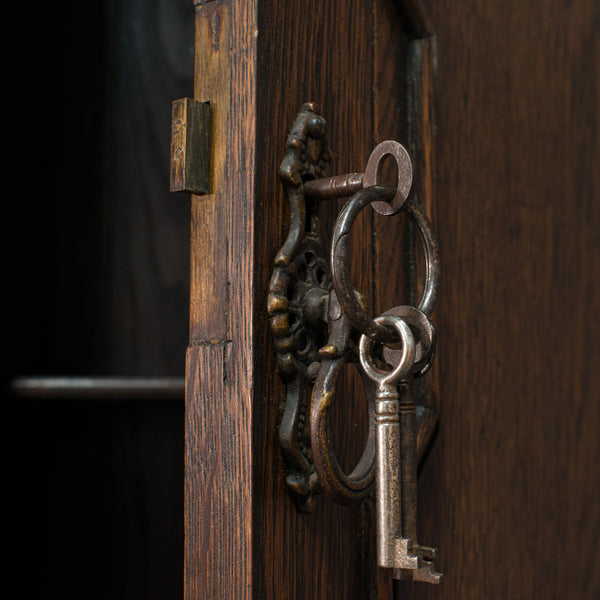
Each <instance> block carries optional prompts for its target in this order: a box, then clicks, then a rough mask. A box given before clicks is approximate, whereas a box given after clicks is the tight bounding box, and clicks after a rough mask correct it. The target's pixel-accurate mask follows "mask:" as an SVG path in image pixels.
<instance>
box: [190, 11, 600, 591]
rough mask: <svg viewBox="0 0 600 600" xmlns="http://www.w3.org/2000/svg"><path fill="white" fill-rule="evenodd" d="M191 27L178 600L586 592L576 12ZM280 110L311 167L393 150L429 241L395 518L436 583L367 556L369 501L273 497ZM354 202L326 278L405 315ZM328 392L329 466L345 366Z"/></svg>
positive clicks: (590, 482) (598, 476)
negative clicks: (434, 423)
mask: <svg viewBox="0 0 600 600" xmlns="http://www.w3.org/2000/svg"><path fill="white" fill-rule="evenodd" d="M195 19H196V67H195V69H196V71H195V98H196V99H198V100H201V101H206V102H210V107H211V113H212V121H211V161H212V164H211V190H210V194H208V195H204V196H193V197H192V230H191V248H192V268H191V299H190V315H191V324H190V344H189V349H188V358H187V398H186V484H185V486H186V508H185V511H186V525H185V533H186V543H185V595H186V599H187V600H196V599H205V598H227V599H233V598H235V599H236V600H237V599H242V598H248V599H250V598H252V599H263V598H274V599H286V600H288V599H290V600H291V599H304V598H307V599H308V598H310V599H317V598H357V599H358V598H360V599H365V598H393V597H395V598H425V597H436V598H448V599H453V600H455V599H458V598H460V599H461V600H465V599H471V598H472V599H474V600H475V599H476V600H480V599H481V598H487V599H498V600H500V599H505V598H527V599H529V598H561V599H563V598H573V599H575V598H577V599H580V598H590V599H591V598H596V597H598V596H599V595H600V575H599V573H600V570H599V569H598V566H599V565H598V558H597V538H598V533H599V528H600V502H599V501H598V492H599V490H600V469H598V467H597V463H598V458H599V457H600V442H599V441H598V440H599V439H600V438H599V436H598V427H599V425H600V402H598V400H599V398H598V392H597V390H598V388H599V387H600V370H599V369H598V367H600V360H599V359H600V350H599V348H600V347H599V345H598V344H597V339H598V336H599V335H600V320H599V318H598V310H597V309H598V306H599V302H600V277H599V276H600V235H599V232H600V210H599V209H598V203H597V199H598V197H599V195H600V169H599V168H598V166H599V165H600V147H599V144H600V142H599V140H600V121H599V119H598V108H599V106H600V98H599V90H600V71H599V65H600V48H599V41H598V40H599V39H600V38H599V36H598V28H599V26H600V7H599V6H598V4H597V3H596V2H594V0H581V1H576V2H561V1H559V0H550V1H546V0H545V1H542V0H535V1H533V2H528V3H522V2H517V1H516V0H511V1H509V2H503V3H490V2H484V1H483V0H461V1H460V2H449V1H447V0H442V1H437V2H432V1H429V0H424V1H423V2H422V3H421V2H417V1H416V0H401V1H400V0H398V1H393V0H364V1H362V0H356V1H354V2H341V1H335V0H320V1H319V2H316V1H314V2H313V1H312V0H306V1H304V2H295V1H292V2H290V1H289V0H288V1H283V0H270V1H263V2H257V1H250V2H248V1H246V0H244V1H242V0H213V1H209V2H200V1H197V2H196V7H195ZM306 101H313V102H316V103H317V104H318V105H319V107H320V110H321V112H322V114H323V115H324V116H325V118H326V119H327V121H328V124H329V135H330V145H331V148H332V151H333V164H332V172H333V173H334V174H336V173H346V172H351V171H361V170H363V169H364V165H365V163H366V160H367V158H368V155H369V153H370V151H371V150H372V149H373V148H374V146H375V145H376V144H377V143H378V142H380V141H383V140H385V139H397V140H398V141H400V142H401V143H403V144H404V145H406V146H407V148H408V149H409V151H410V153H411V156H412V158H413V161H414V167H415V182H414V186H413V192H412V193H413V194H414V197H415V198H416V199H417V200H418V201H419V202H420V203H421V204H422V206H423V207H424V208H425V210H426V211H427V212H428V214H429V216H430V218H431V220H432V221H433V225H434V228H435V229H436V230H437V232H438V234H439V238H440V243H441V251H442V272H443V275H442V283H441V289H440V297H439V301H438V304H437V308H436V311H435V312H434V315H433V320H434V322H435V325H436V328H437V330H438V351H437V358H436V364H435V366H434V369H433V370H432V372H431V373H430V374H428V376H427V385H426V386H425V388H424V390H425V393H426V395H427V398H428V401H429V402H431V403H432V405H434V406H437V407H438V411H439V423H438V428H437V432H436V435H435V437H434V439H433V441H432V445H431V447H430V449H429V452H428V453H427V455H426V457H425V460H424V462H423V463H422V465H421V469H420V475H419V504H418V514H419V524H418V525H419V537H420V538H421V540H422V541H423V542H424V543H427V544H431V545H434V546H436V547H438V549H439V569H440V570H442V571H443V572H444V580H443V583H442V584H441V585H440V586H439V587H438V586H428V585H425V584H420V583H407V582H396V583H394V582H393V581H392V580H391V578H390V576H389V574H388V573H384V572H382V570H381V569H378V568H377V567H376V566H375V561H374V533H373V509H372V503H371V502H369V501H366V502H364V503H362V504H360V505H357V506H352V507H342V506H339V505H337V504H335V503H333V502H332V501H331V500H329V499H328V498H327V497H319V498H318V499H317V506H316V509H315V511H314V512H313V513H311V514H303V513H300V512H298V510H297V509H296V505H295V503H294V501H293V499H292V498H291V496H290V494H289V493H288V491H287V490H286V487H285V465H284V463H283V460H282V457H281V453H280V450H279V447H278V443H277V425H278V413H279V409H280V403H281V402H282V398H283V384H282V381H281V379H280V377H279V375H278V373H277V371H276V362H275V357H274V349H273V346H272V342H271V338H270V331H269V325H268V314H267V307H266V300H267V290H268V282H269V278H270V273H271V269H272V265H273V258H274V256H275V255H276V253H277V251H278V249H279V248H280V246H281V245H282V243H283V240H284V239H285V235H286V232H287V227H288V224H287V218H288V208H287V205H286V198H285V195H284V193H283V189H282V186H281V184H280V182H279V180H278V177H277V167H278V166H279V163H280V161H281V159H282V156H283V151H284V144H285V138H286V133H287V130H288V128H289V126H290V125H291V123H292V122H293V119H294V117H295V115H296V112H297V110H298V109H299V107H300V105H301V104H302V103H304V102H306ZM342 204H343V203H342V202H341V201H337V202H331V203H329V204H328V205H327V207H325V208H324V209H323V210H324V221H325V223H327V227H329V230H330V229H331V227H332V226H333V222H334V219H335V215H336V214H337V212H338V211H339V209H340V207H341V206H342ZM363 212H364V214H363V215H361V218H360V220H359V221H357V223H356V224H355V226H354V228H353V230H352V238H353V254H352V282H353V284H354V285H355V287H357V288H358V289H360V290H361V291H362V292H363V293H364V294H365V296H366V299H367V304H368V307H369V311H370V313H371V314H372V315H376V314H380V313H381V312H382V311H383V310H385V309H387V308H389V307H391V306H393V305H395V304H405V303H409V302H411V301H412V300H413V299H414V294H415V293H417V294H418V290H419V276H418V272H419V269H420V268H421V266H422V265H420V262H419V260H418V253H416V254H413V251H411V249H410V248H411V244H410V243H409V242H410V236H409V235H408V234H406V224H405V223H404V221H403V220H402V218H400V217H399V218H398V219H396V220H394V219H393V218H386V219H383V218H381V219H380V218H377V217H376V216H374V214H372V211H371V212H365V211H363ZM404 239H408V241H407V242H406V243H404V242H403V243H400V242H399V240H404ZM411 269H412V270H411ZM414 270H416V271H417V275H416V276H415V275H414V274H413V275H411V273H412V272H413V271H414ZM407 273H408V275H407ZM343 395H344V398H343V410H340V408H341V407H342V401H341V400H340V399H339V398H338V399H337V404H336V408H337V409H338V410H337V412H336V417H335V423H333V424H332V428H333V429H334V431H335V435H336V444H337V449H338V451H339V456H340V461H341V462H343V463H344V466H347V467H349V466H351V465H352V464H353V462H355V461H356V460H357V458H358V457H359V455H360V452H361V448H362V444H363V443H364V434H365V418H366V417H365V410H364V399H363V397H362V395H363V392H362V391H361V389H360V388H359V386H355V385H353V380H352V378H351V376H349V377H348V382H347V384H346V386H345V387H344V391H343Z"/></svg>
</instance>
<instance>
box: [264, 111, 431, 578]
mask: <svg viewBox="0 0 600 600" xmlns="http://www.w3.org/2000/svg"><path fill="white" fill-rule="evenodd" d="M388 155H390V156H392V157H393V158H394V159H395V161H396V166H397V171H398V182H397V185H396V186H395V187H389V186H384V185H380V184H379V181H378V180H379V173H380V166H381V163H382V160H383V158H384V157H385V156H388ZM330 156H331V153H330V150H329V147H328V144H327V124H326V122H325V120H324V119H323V117H322V116H320V115H318V114H317V112H316V107H315V105H313V104H310V103H308V104H304V105H303V106H302V108H301V109H300V112H299V113H298V115H297V117H296V120H295V122H294V125H293V127H292V129H291V131H290V134H289V136H288V138H287V140H286V152H285V156H284V159H283V162H282V163H281V166H280V168H279V177H280V180H281V182H282V184H283V186H284V188H285V190H286V192H287V196H288V200H289V205H290V215H289V219H290V227H289V232H288V236H287V239H286V240H285V243H284V245H283V247H282V248H281V250H280V251H279V253H278V254H277V256H276V258H275V264H274V268H273V274H272V277H271V282H270V285H269V295H268V313H269V316H270V324H271V330H272V334H273V340H274V346H275V350H276V353H277V364H278V369H279V372H280V374H281V376H282V378H283V379H284V381H285V385H286V389H285V397H284V401H283V403H282V410H281V415H280V421H279V441H280V445H281V448H282V452H283V455H284V458H285V462H286V467H287V469H288V472H287V476H286V483H287V485H288V488H289V489H290V491H291V492H292V493H293V495H294V496H295V498H296V501H297V505H298V507H299V509H300V510H302V511H307V512H308V511H311V510H313V509H314V506H315V500H314V499H315V495H316V494H319V493H323V492H324V493H326V494H327V495H328V496H330V497H331V498H332V499H333V500H335V501H336V502H339V503H341V504H348V503H353V502H359V501H361V500H363V499H364V498H366V497H367V496H369V495H370V494H372V492H373V490H374V488H375V491H376V505H377V515H378V556H379V564H380V565H381V566H382V567H387V568H391V569H393V573H394V577H396V578H411V579H414V580H420V581H427V582H430V583H437V582H439V580H440V578H441V574H439V573H437V572H435V568H434V564H433V558H434V555H435V550H433V549H431V548H427V547H424V546H420V545H419V544H418V543H417V541H416V470H417V465H418V460H419V458H420V456H421V455H422V453H423V451H424V449H425V447H426V446H427V444H428V441H429V438H430V435H431V432H432V430H433V426H434V424H435V422H436V414H435V411H434V410H433V409H431V408H429V407H426V406H422V405H417V404H416V403H415V401H414V400H413V395H412V392H411V388H412V386H411V384H412V381H413V379H414V378H418V377H422V376H423V375H424V374H425V373H427V371H428V370H429V368H430V367H431V365H432V362H433V358H434V355H435V346H436V332H435V328H434V327H433V324H432V323H431V321H430V319H429V317H430V316H431V313H432V311H433V308H434V305H435V302H436V299H437V294H438V286H439V273H440V268H439V255H438V254H439V252H438V244H437V239H436V236H435V234H434V232H433V229H432V227H431V223H430V222H429V220H428V218H427V216H426V215H425V213H424V212H423V211H422V209H421V208H420V206H419V205H418V204H417V203H416V202H414V201H413V200H411V199H409V198H408V194H409V191H410V187H411V182H412V168H411V163H410V158H409V157H408V154H407V153H406V150H405V149H404V148H403V147H402V146H401V145H400V144H399V143H397V142H393V141H387V142H383V143H382V144H379V145H378V146H377V147H376V148H375V150H374V151H373V152H372V154H371V156H370V158H369V161H368V163H367V167H366V169H365V171H364V173H349V174H345V175H337V176H334V177H327V176H326V171H327V169H328V167H329V164H330ZM346 196H352V198H351V199H350V200H349V201H348V202H347V203H346V205H345V206H344V208H343V209H342V211H341V212H340V214H339V215H338V219H337V222H336V226H335V229H334V232H333V236H332V241H331V247H330V249H329V252H327V242H326V236H325V235H324V233H323V231H322V227H321V223H320V221H319V217H318V210H317V205H318V203H319V202H321V201H327V200H330V199H335V198H342V197H346ZM367 205H371V206H372V207H373V209H374V210H376V211H377V212H379V213H381V214H382V215H393V214H395V213H397V212H399V211H404V212H405V213H406V214H407V215H408V217H409V218H410V219H411V220H412V221H413V223H414V224H415V226H416V230H417V231H418V233H419V236H420V239H421V241H422V243H423V247H424V251H425V262H426V280H425V286H424V290H423V295H422V298H421V301H420V303H419V305H418V307H412V306H396V307H394V308H392V309H389V310H388V311H386V312H385V313H384V314H383V315H382V316H381V317H378V318H377V319H372V318H371V317H369V316H368V314H367V307H366V306H365V302H364V298H363V297H362V295H361V294H360V293H359V292H357V291H356V290H355V289H354V288H353V287H352V286H351V284H350V279H349V265H348V257H349V254H348V240H349V235H350V230H351V227H352V223H353V222H354V220H355V219H356V217H357V215H358V214H359V212H360V211H361V210H362V209H363V208H364V207H366V206H367ZM307 224H308V227H307ZM361 336H362V337H361ZM359 338H360V340H361V342H360V344H361V345H360V349H359V344H358V340H359ZM399 343H400V345H399ZM375 355H377V360H379V361H380V364H386V365H387V366H388V367H389V366H390V365H394V364H395V365H396V367H393V368H392V370H391V371H386V370H385V369H383V370H380V369H379V367H376V366H375V362H374V358H373V357H374V356H375ZM347 364H354V365H355V366H356V368H358V369H359V372H360V374H361V376H362V380H363V385H364V388H365V396H366V399H367V400H366V401H367V405H368V414H369V436H368V440H367V443H366V446H365V449H364V452H363V456H362V458H361V459H360V461H359V463H358V465H357V466H356V467H355V469H354V470H353V471H352V472H351V473H350V474H346V473H344V472H343V471H342V469H341V468H340V465H339V463H338V461H337V460H336V457H335V454H334V452H333V449H332V445H331V440H330V439H329V432H328V416H329V410H330V407H331V402H332V399H333V398H334V396H335V392H336V384H337V379H338V376H339V374H340V372H341V370H342V369H343V367H344V366H345V365H347ZM401 450H402V451H401ZM374 484H376V485H374Z"/></svg>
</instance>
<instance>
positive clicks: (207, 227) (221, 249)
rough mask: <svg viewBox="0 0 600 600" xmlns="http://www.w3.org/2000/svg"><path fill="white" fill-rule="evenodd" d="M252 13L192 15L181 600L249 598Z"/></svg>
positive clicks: (230, 10) (228, 5) (222, 9)
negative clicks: (200, 152) (205, 171)
mask: <svg viewBox="0 0 600 600" xmlns="http://www.w3.org/2000/svg"><path fill="white" fill-rule="evenodd" d="M255 31H256V25H255V12H254V6H253V4H252V3H246V2H241V1H239V0H231V1H224V2H213V3H209V4H206V5H198V6H197V7H196V57H197V63H196V64H197V68H196V76H195V91H194V94H195V97H196V99H198V100H202V101H208V102H210V105H211V115H212V119H213V122H212V127H213V128H214V130H213V131H211V140H212V147H211V163H212V164H213V165H214V170H213V172H212V177H213V178H214V179H213V181H211V190H214V193H213V194H211V195H208V196H202V197H200V196H195V197H193V200H192V257H191V261H192V281H191V301H190V348H189V350H188V360H187V376H186V377H187V386H186V506H185V510H186V525H185V535H186V545H185V598H187V599H188V600H191V599H196V598H198V599H200V598H240V599H244V598H252V597H253V595H252V580H253V576H252V573H253V567H254V565H253V560H254V558H253V552H252V549H253V548H252V543H253V534H254V528H255V524H254V522H253V519H252V501H253V496H252V493H253V487H252V465H253V461H254V456H253V453H252V440H253V428H254V427H255V422H254V419H253V412H252V410H253V409H252V407H253V402H254V395H253V383H254V382H253V359H254V349H253V338H252V326H253V318H254V310H255V309H254V298H253V289H254V267H253V260H254V221H255V217H254V215H255V200H254V193H253V189H254V147H255V140H254V131H255V102H256V99H255V95H254V90H255V68H254V66H255V63H256V54H255V35H254V34H255Z"/></svg>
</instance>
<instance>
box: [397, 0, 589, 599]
mask: <svg viewBox="0 0 600 600" xmlns="http://www.w3.org/2000/svg"><path fill="white" fill-rule="evenodd" d="M423 5H424V7H425V9H426V12H427V13H428V15H429V18H430V23H431V27H432V30H433V32H434V33H435V39H436V41H435V43H436V49H437V78H436V82H435V83H436V86H435V87H436V104H435V110H436V123H437V136H436V137H437V139H436V165H437V169H436V172H437V181H436V186H437V200H436V205H437V219H436V227H437V229H438V231H439V234H440V239H441V246H442V257H443V277H442V288H441V293H440V302H439V303H438V309H437V311H436V318H435V322H436V324H437V327H438V330H439V350H438V358H437V361H438V370H439V377H440V407H441V416H440V426H439V432H438V437H437V439H436V443H435V445H434V447H433V448H432V451H431V453H430V456H429V457H428V460H427V462H426V465H425V467H424V469H423V471H422V473H421V481H420V489H419V491H420V506H419V515H420V529H421V533H422V537H423V539H424V540H433V541H434V542H435V543H436V544H437V545H438V547H439V549H440V553H441V560H440V566H441V568H442V569H443V570H444V572H445V581H444V583H443V585H442V586H441V587H440V589H431V588H427V587H424V586H419V587H417V586H409V585H403V586H402V589H401V590H400V591H399V593H398V596H397V597H398V598H448V599H450V598H451V599H453V600H454V599H457V598H461V599H463V600H469V599H473V600H475V599H477V600H479V599H481V598H497V599H501V598H502V599H504V598H561V599H562V598H565V599H566V598H568V599H580V598H586V599H592V598H597V597H599V596H600V569H599V566H600V562H599V559H598V533H599V532H600V502H599V500H598V498H599V492H600V469H598V459H599V458H600V442H599V440H600V436H599V435H598V431H599V428H600V402H598V400H599V394H598V389H599V386H600V368H599V367H600V346H599V345H598V343H597V339H598V335H599V334H600V319H599V317H598V308H599V306H600V278H599V275H600V209H599V205H598V198H599V197H600V170H599V169H598V165H600V119H599V117H598V107H599V106H600V70H599V65H600V38H599V36H598V31H599V27H600V7H599V5H598V3H597V2H594V1H593V0H588V1H582V2H570V3H565V2H558V1H552V2H543V1H534V2H528V3H522V2H516V1H511V2H503V3H501V4H498V3H490V2H479V1H472V2H459V3H457V2H429V1H426V2H423ZM570 557H577V559H576V560H574V561H571V560H570Z"/></svg>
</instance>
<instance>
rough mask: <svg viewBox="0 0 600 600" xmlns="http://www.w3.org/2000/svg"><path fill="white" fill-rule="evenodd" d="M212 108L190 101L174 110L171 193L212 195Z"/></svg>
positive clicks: (178, 102)
mask: <svg viewBox="0 0 600 600" xmlns="http://www.w3.org/2000/svg"><path fill="white" fill-rule="evenodd" d="M209 173H210V106H209V104H208V103H207V102H200V101H198V100H193V99H191V98H181V99H179V100H174V101H173V103H172V110H171V191H172V192H190V193H192V194H208V193H210V177H209Z"/></svg>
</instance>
